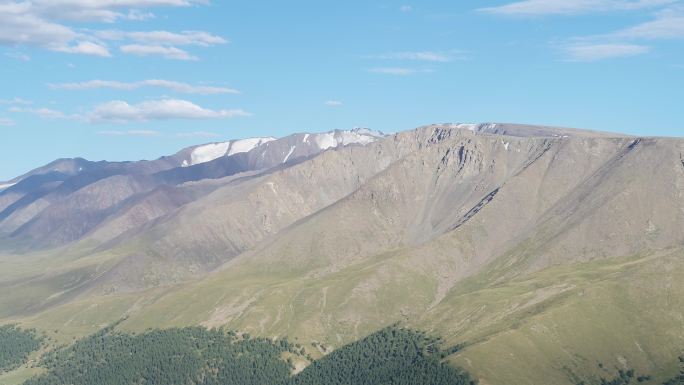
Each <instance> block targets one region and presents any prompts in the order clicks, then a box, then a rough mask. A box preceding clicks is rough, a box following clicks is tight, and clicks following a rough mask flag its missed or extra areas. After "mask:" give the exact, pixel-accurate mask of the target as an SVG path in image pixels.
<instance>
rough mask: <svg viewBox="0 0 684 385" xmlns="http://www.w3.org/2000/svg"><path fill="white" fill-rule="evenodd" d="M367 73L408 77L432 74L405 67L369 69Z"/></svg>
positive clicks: (425, 70) (424, 70)
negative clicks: (418, 74)
mask: <svg viewBox="0 0 684 385" xmlns="http://www.w3.org/2000/svg"><path fill="white" fill-rule="evenodd" d="M368 72H373V73H377V74H385V75H397V76H408V75H413V74H417V73H427V72H432V70H428V69H415V68H407V67H376V68H371V69H369V70H368Z"/></svg>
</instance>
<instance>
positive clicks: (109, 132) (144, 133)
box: [97, 130, 161, 136]
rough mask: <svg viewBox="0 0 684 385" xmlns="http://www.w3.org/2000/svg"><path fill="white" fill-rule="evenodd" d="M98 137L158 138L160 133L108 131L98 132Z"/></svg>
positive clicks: (151, 131) (149, 131) (152, 131)
mask: <svg viewBox="0 0 684 385" xmlns="http://www.w3.org/2000/svg"><path fill="white" fill-rule="evenodd" d="M97 134H98V135H105V136H159V135H161V133H160V132H159V131H154V130H127V131H119V130H108V131H98V132H97Z"/></svg>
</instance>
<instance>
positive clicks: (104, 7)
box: [31, 0, 208, 23]
mask: <svg viewBox="0 0 684 385" xmlns="http://www.w3.org/2000/svg"><path fill="white" fill-rule="evenodd" d="M207 3H208V2H207V1H193V0H189V1H188V0H34V1H32V4H31V5H32V8H33V10H34V12H35V13H36V14H39V15H41V16H45V17H47V18H50V19H54V20H67V21H79V22H101V23H113V22H115V21H116V20H117V19H129V20H139V19H138V18H136V17H135V16H139V15H140V14H143V15H145V13H142V11H141V9H145V8H157V7H189V6H191V5H194V4H207ZM131 16H133V17H131Z"/></svg>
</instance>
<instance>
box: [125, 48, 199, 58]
mask: <svg viewBox="0 0 684 385" xmlns="http://www.w3.org/2000/svg"><path fill="white" fill-rule="evenodd" d="M119 49H120V50H121V52H123V53H127V54H131V55H136V56H161V57H164V58H166V59H175V60H188V61H193V60H199V59H198V58H197V57H196V56H192V55H190V54H189V53H188V52H187V51H183V50H182V49H180V48H176V47H165V46H162V45H142V44H128V45H122V46H121V47H119Z"/></svg>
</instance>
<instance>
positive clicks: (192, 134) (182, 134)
mask: <svg viewBox="0 0 684 385" xmlns="http://www.w3.org/2000/svg"><path fill="white" fill-rule="evenodd" d="M176 136H177V137H179V138H217V137H219V136H221V135H219V134H217V133H215V132H208V131H193V132H179V133H178V134H176Z"/></svg>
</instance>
